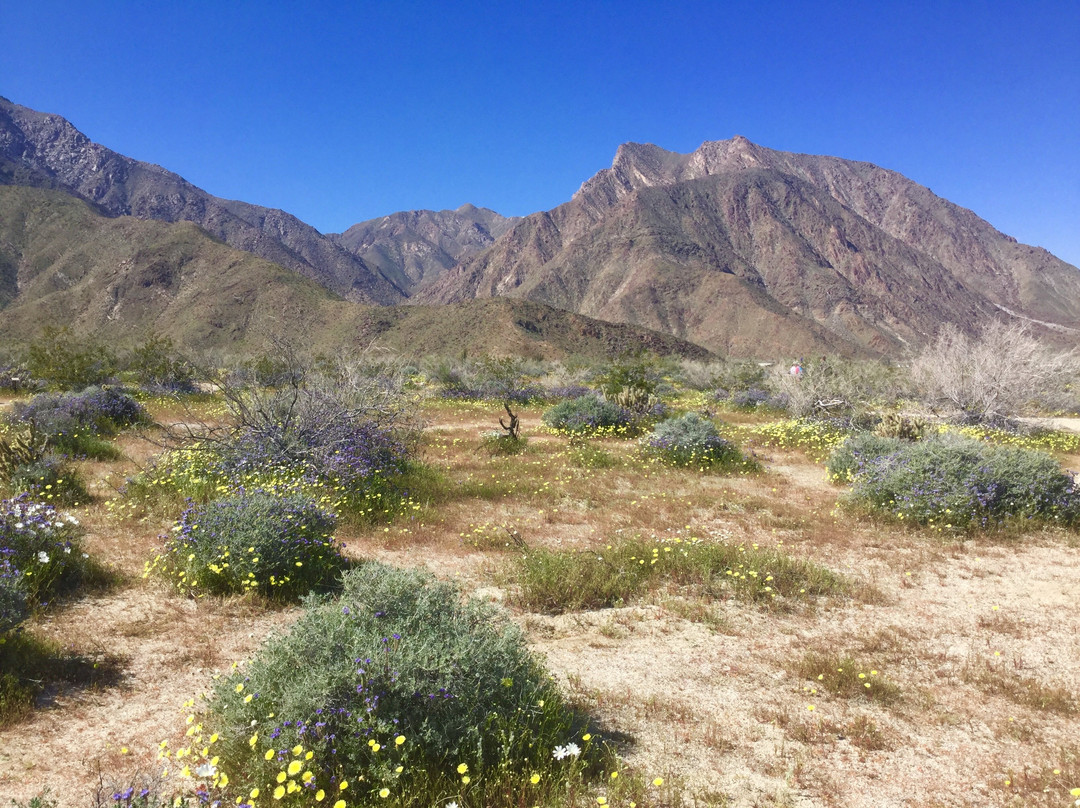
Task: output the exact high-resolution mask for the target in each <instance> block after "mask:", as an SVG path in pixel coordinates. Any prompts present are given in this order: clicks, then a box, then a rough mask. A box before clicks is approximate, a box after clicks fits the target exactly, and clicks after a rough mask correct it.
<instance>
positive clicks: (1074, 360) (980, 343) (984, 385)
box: [912, 320, 1080, 423]
mask: <svg viewBox="0 0 1080 808" xmlns="http://www.w3.org/2000/svg"><path fill="white" fill-rule="evenodd" d="M1078 370H1080V358H1078V357H1077V355H1076V353H1075V352H1069V353H1061V352H1055V351H1053V350H1052V349H1050V348H1049V347H1047V346H1044V345H1043V344H1042V343H1040V342H1039V341H1038V340H1037V339H1035V337H1033V336H1032V335H1031V333H1030V332H1029V330H1028V328H1027V326H1026V325H1025V324H1022V323H1009V324H1006V323H1001V322H998V321H996V320H995V321H990V322H988V323H987V324H986V325H985V326H984V327H983V329H982V331H981V332H980V333H979V335H978V336H977V337H974V338H973V337H969V336H968V335H967V334H965V333H964V332H962V331H960V330H958V329H957V328H956V327H955V326H952V325H945V326H943V327H942V329H941V331H940V332H939V333H938V336H937V339H936V340H935V341H934V342H933V343H931V344H929V345H927V346H926V348H924V349H923V351H922V353H920V354H919V356H918V357H916V359H915V361H914V363H913V364H912V374H913V376H914V378H915V379H916V380H917V381H918V383H919V384H920V386H921V388H922V391H923V393H924V395H925V396H926V399H927V401H928V402H929V403H930V404H931V405H933V406H936V407H950V408H952V409H954V410H957V411H959V412H960V414H961V416H962V417H963V418H964V419H966V420H967V421H968V422H970V423H1001V422H1003V421H1005V420H1007V419H1009V418H1012V417H1014V416H1016V415H1019V414H1020V413H1021V412H1022V411H1023V410H1024V409H1025V408H1026V407H1032V406H1035V407H1043V408H1049V409H1058V408H1067V409H1075V408H1076V405H1077V398H1076V388H1075V381H1076V376H1077V372H1078Z"/></svg>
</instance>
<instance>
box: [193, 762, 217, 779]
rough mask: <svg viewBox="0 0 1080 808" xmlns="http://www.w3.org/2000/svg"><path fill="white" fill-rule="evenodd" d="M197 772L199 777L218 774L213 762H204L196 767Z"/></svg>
mask: <svg viewBox="0 0 1080 808" xmlns="http://www.w3.org/2000/svg"><path fill="white" fill-rule="evenodd" d="M195 774H197V775H199V777H213V776H214V775H215V774H217V767H216V766H214V764H212V763H204V764H202V765H201V766H199V767H197V768H196V769H195Z"/></svg>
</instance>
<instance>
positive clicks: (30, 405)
mask: <svg viewBox="0 0 1080 808" xmlns="http://www.w3.org/2000/svg"><path fill="white" fill-rule="evenodd" d="M146 420H147V416H146V411H145V410H144V409H143V407H142V405H141V404H139V402H137V401H136V400H135V399H133V398H132V397H131V396H129V395H128V394H127V393H124V392H123V391H121V390H116V389H114V388H103V387H89V388H87V389H85V390H83V391H82V392H80V393H42V394H41V395H37V396H34V398H32V399H31V400H30V401H29V402H27V403H25V404H23V403H18V402H17V403H16V404H15V406H14V421H15V422H16V423H20V424H31V425H32V427H33V430H34V432H35V433H36V434H38V435H40V436H42V437H43V438H44V439H45V443H46V445H47V446H49V447H50V448H53V449H55V450H57V451H59V452H63V453H65V454H69V455H72V456H81V457H92V458H94V459H97V460H114V459H116V458H117V457H118V456H119V450H117V449H116V447H115V446H113V445H112V444H111V443H109V442H108V441H106V440H104V439H103V436H109V435H113V434H115V432H116V431H117V430H118V429H122V428H124V427H127V426H131V425H133V424H137V423H141V422H143V421H146Z"/></svg>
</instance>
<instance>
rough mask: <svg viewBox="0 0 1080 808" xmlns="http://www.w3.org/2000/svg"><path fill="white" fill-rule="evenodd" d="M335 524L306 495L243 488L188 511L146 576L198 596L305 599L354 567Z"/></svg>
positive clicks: (330, 517) (151, 563)
mask: <svg viewBox="0 0 1080 808" xmlns="http://www.w3.org/2000/svg"><path fill="white" fill-rule="evenodd" d="M335 523H336V520H335V517H334V515H333V514H332V513H330V512H329V511H327V510H325V509H323V508H321V507H319V505H318V504H316V503H315V502H314V501H313V500H311V499H310V498H307V497H305V496H303V495H302V494H297V493H293V494H281V493H278V492H268V491H250V492H249V491H240V492H237V493H235V494H232V495H231V496H228V497H225V498H222V499H217V500H213V501H211V502H209V503H206V504H204V505H193V506H191V507H189V508H188V509H187V510H186V511H184V513H183V515H182V516H181V517H180V521H179V523H178V524H177V526H176V528H175V535H173V536H172V537H170V538H169V539H168V540H167V541H166V543H165V548H164V551H163V553H162V554H161V555H159V556H157V557H156V558H155V559H154V560H153V561H151V562H149V563H148V564H147V568H146V572H145V573H144V575H149V574H151V573H158V574H161V575H164V576H165V577H166V578H167V579H168V580H169V581H170V582H171V583H172V584H173V585H174V586H175V587H176V588H177V589H179V590H181V591H184V592H189V593H192V594H212V595H229V594H243V593H246V592H257V593H259V594H261V595H263V596H264V597H268V598H270V599H273V600H284V601H289V600H292V601H295V600H299V599H300V598H301V597H302V596H304V595H307V594H309V593H310V592H313V591H314V592H325V591H329V590H331V589H334V588H335V587H336V586H337V585H338V582H339V578H340V576H341V573H342V571H343V570H344V569H345V567H346V563H347V562H346V560H345V558H344V556H342V555H341V550H340V548H339V546H338V545H337V543H336V542H335V541H334V538H333V533H334V527H335Z"/></svg>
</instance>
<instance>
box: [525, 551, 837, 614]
mask: <svg viewBox="0 0 1080 808" xmlns="http://www.w3.org/2000/svg"><path fill="white" fill-rule="evenodd" d="M511 578H512V580H513V581H514V583H516V584H517V586H518V594H517V595H516V600H517V602H518V603H519V605H521V606H523V607H524V608H528V609H534V610H536V611H540V612H547V613H552V614H558V613H561V612H566V611H573V610H578V609H600V608H605V607H610V606H617V605H621V604H623V603H626V602H628V601H630V600H633V599H635V598H639V597H641V596H643V595H644V594H646V593H647V592H649V591H655V590H657V589H661V588H663V587H664V586H667V585H672V586H684V587H688V588H690V589H692V590H696V591H698V592H701V593H704V594H708V595H711V596H714V597H735V598H738V599H740V600H747V601H751V602H756V603H761V604H768V605H782V604H783V603H785V602H789V601H797V600H804V599H807V598H811V597H815V596H820V595H840V594H845V593H846V592H848V590H849V589H850V585H849V584H848V583H847V582H846V581H845V580H844V579H843V578H842V577H841V576H839V575H837V574H835V573H833V572H832V571H830V570H828V569H826V568H825V567H822V566H820V565H818V564H814V563H813V562H810V561H805V560H802V559H797V558H793V557H792V556H790V555H788V554H786V553H784V552H781V551H780V550H775V549H769V548H762V547H759V546H757V545H747V544H735V543H728V542H713V541H703V540H701V539H697V538H689V539H682V538H678V537H676V538H674V539H671V540H661V541H657V540H649V539H642V538H638V539H632V540H628V541H623V542H620V543H618V544H612V545H609V546H608V547H607V548H606V549H604V550H598V551H592V550H585V551H568V550H547V549H544V548H532V549H530V550H528V551H526V552H524V553H522V554H521V556H520V557H519V558H518V559H517V561H516V562H515V564H514V568H513V571H512V573H511Z"/></svg>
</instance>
